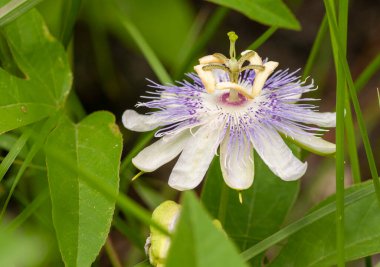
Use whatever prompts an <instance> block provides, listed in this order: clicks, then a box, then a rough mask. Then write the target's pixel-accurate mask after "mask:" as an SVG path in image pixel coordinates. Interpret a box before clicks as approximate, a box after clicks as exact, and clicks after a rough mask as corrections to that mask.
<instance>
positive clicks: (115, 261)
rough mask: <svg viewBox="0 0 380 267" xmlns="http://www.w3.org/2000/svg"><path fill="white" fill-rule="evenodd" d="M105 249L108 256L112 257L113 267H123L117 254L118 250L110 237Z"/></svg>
mask: <svg viewBox="0 0 380 267" xmlns="http://www.w3.org/2000/svg"><path fill="white" fill-rule="evenodd" d="M105 249H106V252H107V255H108V258H109V259H110V262H111V265H112V267H122V264H121V262H120V259H119V256H118V255H117V252H116V250H115V248H114V246H113V244H112V241H111V238H110V237H108V238H107V241H106V244H105Z"/></svg>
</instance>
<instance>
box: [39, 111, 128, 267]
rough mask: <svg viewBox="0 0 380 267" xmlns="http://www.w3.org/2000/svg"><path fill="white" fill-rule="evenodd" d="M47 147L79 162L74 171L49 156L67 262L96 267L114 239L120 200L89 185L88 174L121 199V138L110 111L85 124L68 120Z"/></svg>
mask: <svg viewBox="0 0 380 267" xmlns="http://www.w3.org/2000/svg"><path fill="white" fill-rule="evenodd" d="M46 149H47V150H48V151H59V154H60V156H62V157H63V158H67V159H71V160H72V162H75V163H76V166H71V168H68V167H67V166H66V165H65V164H63V163H62V162H60V161H57V160H56V158H54V157H53V156H52V155H53V154H52V153H55V152H51V153H50V152H49V153H47V157H46V162H47V168H48V178H49V186H50V195H51V201H52V213H53V222H54V227H55V230H56V234H57V239H58V243H59V247H60V251H61V254H62V258H63V261H64V262H65V264H66V266H68V267H71V266H90V265H91V263H92V262H93V261H94V260H95V258H96V256H97V255H98V253H99V251H100V249H101V247H102V246H103V244H104V242H105V240H106V237H107V235H108V232H109V229H110V226H111V221H112V216H113V212H114V208H115V202H116V197H115V198H114V199H112V198H110V197H107V196H105V195H103V194H102V193H100V192H99V191H98V190H95V189H94V188H93V187H91V186H89V185H88V183H86V182H85V181H86V180H85V178H84V177H83V172H85V171H90V172H91V173H96V175H97V178H98V179H100V180H102V182H103V183H105V184H107V188H108V187H109V188H111V189H112V191H113V192H112V193H113V194H114V195H115V196H116V195H117V192H118V186H119V174H118V173H119V161H120V157H121V149H122V140H121V134H120V132H119V129H118V127H117V126H116V124H115V119H114V117H113V115H112V114H110V113H108V112H96V113H93V114H92V115H89V116H88V117H86V118H85V119H84V120H82V121H81V122H80V123H79V124H73V123H72V122H71V121H69V120H68V119H67V118H66V117H64V118H63V119H62V120H61V122H60V123H59V124H58V126H57V128H56V129H55V130H54V131H53V132H52V133H51V135H50V136H49V138H48V141H47V145H46ZM70 162H71V161H70ZM79 170H80V171H79Z"/></svg>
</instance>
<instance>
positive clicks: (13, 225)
mask: <svg viewBox="0 0 380 267" xmlns="http://www.w3.org/2000/svg"><path fill="white" fill-rule="evenodd" d="M48 197H49V191H48V190H47V188H46V189H45V190H42V191H41V193H40V194H39V195H38V196H37V197H36V198H35V199H34V200H33V201H32V202H31V203H30V204H28V205H27V206H26V207H25V209H24V210H23V211H22V212H21V213H20V214H19V215H18V216H17V217H16V218H15V219H13V220H12V221H11V222H10V223H9V224H7V225H6V226H5V229H6V230H7V231H14V230H16V229H17V228H18V227H20V226H21V225H22V224H23V223H24V222H25V221H26V220H27V219H28V218H29V217H30V216H31V215H32V214H33V213H34V212H35V211H36V210H37V209H38V208H39V207H40V206H41V205H42V204H43V203H44V202H45V201H47V199H48Z"/></svg>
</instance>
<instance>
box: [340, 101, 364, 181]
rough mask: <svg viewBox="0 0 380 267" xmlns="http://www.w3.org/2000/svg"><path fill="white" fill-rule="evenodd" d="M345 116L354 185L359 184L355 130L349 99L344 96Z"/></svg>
mask: <svg viewBox="0 0 380 267" xmlns="http://www.w3.org/2000/svg"><path fill="white" fill-rule="evenodd" d="M345 107H346V110H345V111H346V116H345V117H344V122H345V127H346V136H347V150H348V156H349V158H350V163H351V164H350V165H351V174H352V179H353V181H354V183H355V184H357V183H360V182H361V175H360V165H359V158H358V149H357V146H356V137H355V128H354V123H353V121H352V112H351V106H350V100H349V97H348V96H347V95H346V99H345Z"/></svg>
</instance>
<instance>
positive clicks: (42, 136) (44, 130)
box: [0, 113, 60, 222]
mask: <svg viewBox="0 0 380 267" xmlns="http://www.w3.org/2000/svg"><path fill="white" fill-rule="evenodd" d="M59 116H60V113H56V114H55V115H53V116H52V117H50V118H48V119H47V120H46V121H45V122H44V123H43V125H42V127H41V131H40V132H38V136H37V139H36V140H35V142H34V144H33V146H32V148H31V149H30V150H29V152H28V154H27V156H26V158H25V161H24V162H23V164H22V165H21V167H20V169H19V170H18V172H17V175H16V178H15V180H14V181H13V184H12V187H11V189H10V191H9V194H8V196H7V199H6V200H5V203H4V205H3V208H2V210H1V213H0V222H1V221H2V218H3V216H4V214H5V211H6V209H7V206H8V204H9V201H10V200H11V197H12V195H13V192H14V190H15V189H16V186H17V184H18V182H19V181H20V179H21V177H22V175H23V174H24V172H25V170H26V169H27V168H28V166H29V165H30V163H31V162H32V160H33V158H34V156H35V155H36V154H37V152H39V151H40V149H41V148H42V147H43V145H44V143H45V141H46V138H47V137H48V135H49V133H50V132H51V131H52V130H53V128H54V127H55V125H56V124H57V120H58V118H59ZM38 126H41V125H39V124H37V125H36V126H35V127H36V128H37V127H38Z"/></svg>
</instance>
